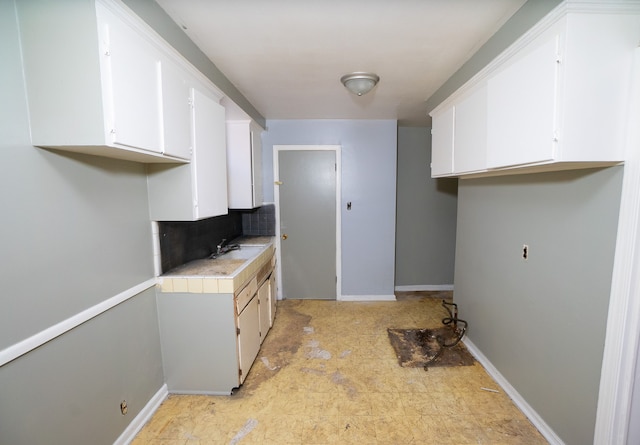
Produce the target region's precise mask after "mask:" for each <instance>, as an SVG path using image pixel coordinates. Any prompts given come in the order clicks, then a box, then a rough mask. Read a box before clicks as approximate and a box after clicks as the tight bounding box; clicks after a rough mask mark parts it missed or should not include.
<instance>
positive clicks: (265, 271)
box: [256, 260, 273, 284]
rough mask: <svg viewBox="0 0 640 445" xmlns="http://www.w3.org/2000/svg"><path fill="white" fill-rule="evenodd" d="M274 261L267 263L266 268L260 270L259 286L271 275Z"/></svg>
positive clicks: (258, 274)
mask: <svg viewBox="0 0 640 445" xmlns="http://www.w3.org/2000/svg"><path fill="white" fill-rule="evenodd" d="M272 262H273V260H272V261H268V262H267V263H265V264H264V266H262V267H261V268H260V270H259V271H258V273H257V274H256V278H257V280H258V284H262V282H263V281H264V280H266V279H267V277H268V276H269V274H270V273H271V270H272V269H273V264H272Z"/></svg>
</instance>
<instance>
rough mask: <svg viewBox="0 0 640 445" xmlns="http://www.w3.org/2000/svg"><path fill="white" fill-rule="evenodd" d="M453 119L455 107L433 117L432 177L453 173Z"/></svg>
mask: <svg viewBox="0 0 640 445" xmlns="http://www.w3.org/2000/svg"><path fill="white" fill-rule="evenodd" d="M453 118H454V108H453V106H451V107H450V108H447V109H445V110H442V111H441V112H439V113H438V114H436V115H435V116H433V120H432V129H431V176H434V177H435V176H444V175H449V174H451V173H452V172H453Z"/></svg>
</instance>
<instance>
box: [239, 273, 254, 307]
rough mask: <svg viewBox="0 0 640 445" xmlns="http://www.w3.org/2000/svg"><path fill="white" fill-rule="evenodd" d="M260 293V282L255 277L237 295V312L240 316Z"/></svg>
mask: <svg viewBox="0 0 640 445" xmlns="http://www.w3.org/2000/svg"><path fill="white" fill-rule="evenodd" d="M257 291H258V280H257V279H256V277H254V278H253V279H252V280H251V281H249V284H247V285H246V286H245V287H244V288H243V289H242V290H241V291H240V292H238V293H237V294H236V312H237V313H238V314H240V312H242V309H244V308H245V306H246V305H247V304H248V303H249V301H251V298H252V297H253V296H254V295H255V294H256V292H257Z"/></svg>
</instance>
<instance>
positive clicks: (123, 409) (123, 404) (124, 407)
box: [120, 400, 129, 416]
mask: <svg viewBox="0 0 640 445" xmlns="http://www.w3.org/2000/svg"><path fill="white" fill-rule="evenodd" d="M128 410H129V408H128V407H127V401H126V400H123V401H122V402H120V412H121V413H122V415H123V416H124V415H125V414H127V411H128Z"/></svg>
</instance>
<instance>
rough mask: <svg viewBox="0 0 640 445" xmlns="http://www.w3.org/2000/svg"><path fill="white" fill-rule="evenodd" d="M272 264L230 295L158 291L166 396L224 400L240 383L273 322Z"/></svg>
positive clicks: (273, 282) (267, 264) (265, 265)
mask: <svg viewBox="0 0 640 445" xmlns="http://www.w3.org/2000/svg"><path fill="white" fill-rule="evenodd" d="M273 264H274V259H273V258H271V259H270V260H269V261H268V262H266V263H265V264H264V266H263V267H262V268H261V270H260V271H258V272H256V273H255V274H254V276H253V277H251V278H250V279H249V281H248V282H247V283H246V285H244V286H243V287H242V288H241V289H239V290H238V291H236V292H234V293H232V294H230V293H219V294H214V293H185V292H162V291H158V293H157V303H158V320H159V326H160V344H161V348H162V362H163V367H164V374H165V380H166V383H167V387H168V389H169V392H171V393H182V394H214V395H229V394H231V393H232V391H233V389H234V388H237V387H239V386H240V385H241V384H242V383H243V382H244V381H245V379H246V377H247V375H248V374H249V370H250V369H251V366H252V365H253V363H254V361H255V360H256V357H257V356H258V353H259V351H260V345H261V344H262V342H263V341H264V338H265V337H266V335H267V333H268V332H269V329H270V327H271V326H272V324H273V318H274V317H275V293H274V292H273V291H272V290H273V289H275V285H276V284H275V274H274V273H273ZM259 276H260V277H261V280H258V277H259ZM260 281H261V282H260Z"/></svg>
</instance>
